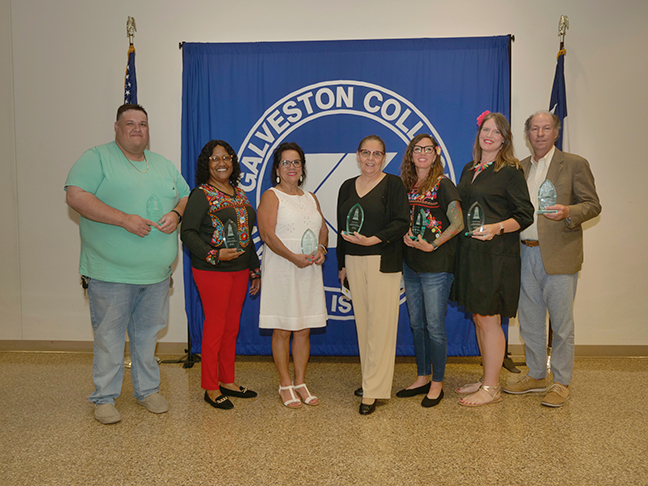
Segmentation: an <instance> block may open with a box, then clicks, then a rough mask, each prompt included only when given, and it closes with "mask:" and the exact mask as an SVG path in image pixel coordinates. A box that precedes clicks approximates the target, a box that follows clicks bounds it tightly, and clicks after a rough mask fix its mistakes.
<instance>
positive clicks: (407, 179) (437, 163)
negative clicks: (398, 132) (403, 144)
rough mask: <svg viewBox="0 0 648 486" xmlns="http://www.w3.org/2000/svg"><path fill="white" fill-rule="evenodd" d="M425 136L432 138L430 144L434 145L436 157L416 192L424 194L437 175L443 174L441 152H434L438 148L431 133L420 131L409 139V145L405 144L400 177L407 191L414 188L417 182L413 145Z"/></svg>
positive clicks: (432, 184)
mask: <svg viewBox="0 0 648 486" xmlns="http://www.w3.org/2000/svg"><path fill="white" fill-rule="evenodd" d="M425 138H429V139H430V140H432V146H433V147H434V150H435V152H434V154H436V158H435V159H434V163H433V164H432V167H431V168H430V172H429V173H428V175H427V177H426V178H425V181H423V184H421V185H420V186H419V187H418V193H419V194H425V193H426V192H427V191H429V190H430V189H432V188H433V187H434V184H435V183H436V180H437V179H438V178H439V176H441V175H443V162H442V160H441V154H440V153H437V152H436V151H437V150H439V149H437V147H438V146H439V144H438V143H437V141H436V139H435V138H434V137H433V136H432V135H428V134H427V133H420V134H419V135H417V136H416V137H414V138H413V139H412V140H411V141H410V143H409V145H408V146H407V150H405V155H403V165H401V179H402V180H403V184H405V189H407V192H409V191H411V190H412V189H414V186H415V185H416V183H417V182H418V176H417V174H416V165H415V164H414V146H415V145H416V144H417V143H419V142H420V141H421V140H423V139H425Z"/></svg>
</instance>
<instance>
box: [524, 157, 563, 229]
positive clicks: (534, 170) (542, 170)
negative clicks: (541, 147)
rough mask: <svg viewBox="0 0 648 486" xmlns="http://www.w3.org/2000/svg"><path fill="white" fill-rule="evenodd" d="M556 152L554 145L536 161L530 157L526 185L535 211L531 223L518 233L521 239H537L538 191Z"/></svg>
mask: <svg viewBox="0 0 648 486" xmlns="http://www.w3.org/2000/svg"><path fill="white" fill-rule="evenodd" d="M555 152H556V147H555V146H553V147H551V150H550V151H549V152H547V155H545V156H544V157H542V158H541V159H540V160H538V161H537V162H536V161H535V160H534V159H533V156H532V157H531V167H530V169H529V176H528V177H527V187H528V188H529V198H531V204H533V208H534V209H535V211H534V212H533V224H531V226H529V227H528V228H527V229H525V230H524V231H522V232H521V233H520V238H521V239H522V240H537V239H538V209H539V207H538V191H539V190H540V186H541V185H542V183H543V182H544V181H545V179H546V178H547V172H548V171H549V164H551V159H552V158H553V156H554V153H555Z"/></svg>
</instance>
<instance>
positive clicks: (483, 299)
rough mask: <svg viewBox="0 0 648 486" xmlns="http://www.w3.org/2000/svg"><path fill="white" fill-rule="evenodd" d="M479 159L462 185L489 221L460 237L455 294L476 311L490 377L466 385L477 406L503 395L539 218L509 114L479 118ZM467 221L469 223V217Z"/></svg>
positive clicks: (466, 205) (466, 201)
mask: <svg viewBox="0 0 648 486" xmlns="http://www.w3.org/2000/svg"><path fill="white" fill-rule="evenodd" d="M477 121H478V126H479V130H478V132H477V137H476V138H475V146H474V148H473V161H472V162H470V163H468V164H466V166H465V167H464V169H463V172H462V173H461V179H460V180H459V185H458V186H457V189H458V190H459V194H460V196H461V200H462V205H463V210H464V212H467V211H468V212H469V211H470V208H471V207H472V206H473V204H475V203H479V205H480V207H481V209H482V211H483V214H484V216H485V223H486V224H485V225H484V226H483V227H482V228H481V229H480V230H478V231H475V232H473V233H472V236H467V235H466V234H465V233H464V234H462V235H460V236H459V254H458V260H457V271H456V273H455V282H454V286H453V288H452V299H453V300H456V301H457V302H458V303H459V304H460V305H462V306H464V308H465V309H466V311H467V312H470V313H471V314H472V315H473V320H474V321H475V326H476V332H477V342H478V343H479V349H480V351H481V355H482V364H483V370H484V376H483V378H482V379H481V380H479V381H478V382H477V383H473V384H470V385H466V386H463V387H461V388H459V389H458V390H457V391H458V392H459V393H470V395H469V396H467V397H464V398H463V399H461V401H460V404H461V405H465V406H469V407H476V406H480V405H486V404H489V403H495V402H499V401H501V400H502V398H501V389H500V386H499V372H500V369H501V367H502V362H503V360H504V353H505V347H506V339H505V337H504V332H503V331H502V326H501V316H504V317H514V316H515V314H516V312H517V305H518V299H519V296H520V237H519V236H520V235H519V233H520V231H521V230H523V229H524V228H526V227H527V226H529V225H530V224H531V223H532V222H533V206H532V205H531V201H530V200H529V191H528V189H527V184H526V181H525V179H524V174H523V173H522V169H521V168H520V164H519V162H518V160H517V159H516V158H515V156H514V155H513V135H512V134H511V127H510V126H509V124H508V121H507V120H506V118H505V117H504V115H502V114H500V113H488V112H486V114H484V115H482V116H480V117H479V118H478V119H477ZM466 222H467V224H468V223H469V222H468V221H467V220H466Z"/></svg>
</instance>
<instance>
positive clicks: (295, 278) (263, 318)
mask: <svg viewBox="0 0 648 486" xmlns="http://www.w3.org/2000/svg"><path fill="white" fill-rule="evenodd" d="M270 190H271V191H274V193H275V195H276V196H277V199H279V208H278V211H277V226H276V228H275V234H276V235H277V236H278V237H279V239H280V240H281V241H282V242H283V244H284V245H286V247H287V248H288V249H289V250H290V251H292V252H294V253H301V252H302V251H301V239H302V236H303V234H304V232H305V231H306V230H307V229H310V230H311V231H312V232H313V233H315V235H316V236H317V237H319V231H320V227H321V225H322V223H323V221H322V217H321V215H320V213H319V211H318V210H317V204H316V202H315V199H314V198H313V196H312V195H311V193H310V192H306V191H304V195H302V196H291V195H288V194H285V193H283V192H281V191H279V190H277V189H275V188H272V189H270ZM261 276H262V280H261V304H260V305H261V310H260V314H259V327H260V328H261V329H283V330H286V331H300V330H302V329H306V328H314V327H324V326H326V300H325V297H324V281H323V280H322V267H321V265H310V266H308V267H306V268H298V267H297V266H296V265H295V264H293V263H291V262H289V261H288V260H286V259H285V258H283V257H281V256H279V255H277V254H276V253H274V252H273V251H272V250H271V249H270V248H269V247H268V245H264V246H263V254H262V256H261Z"/></svg>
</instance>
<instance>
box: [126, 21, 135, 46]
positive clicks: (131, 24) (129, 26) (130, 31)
mask: <svg viewBox="0 0 648 486" xmlns="http://www.w3.org/2000/svg"><path fill="white" fill-rule="evenodd" d="M135 32H137V25H136V24H135V18H134V17H128V20H127V21H126V35H127V36H128V43H129V44H130V45H131V46H132V45H133V37H135Z"/></svg>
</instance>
